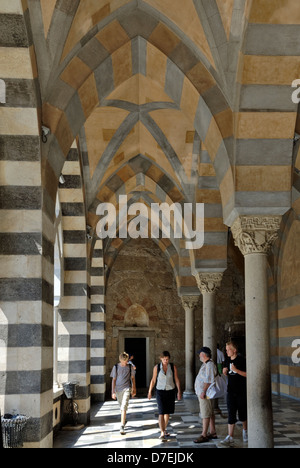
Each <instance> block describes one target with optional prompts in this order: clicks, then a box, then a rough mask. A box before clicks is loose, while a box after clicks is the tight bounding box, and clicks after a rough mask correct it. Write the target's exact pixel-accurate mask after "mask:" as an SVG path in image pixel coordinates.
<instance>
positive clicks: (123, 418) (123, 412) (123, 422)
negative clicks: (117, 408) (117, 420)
mask: <svg viewBox="0 0 300 468" xmlns="http://www.w3.org/2000/svg"><path fill="white" fill-rule="evenodd" d="M125 422H126V411H122V412H121V425H122V426H125Z"/></svg>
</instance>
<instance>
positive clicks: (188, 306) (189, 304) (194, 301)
mask: <svg viewBox="0 0 300 468" xmlns="http://www.w3.org/2000/svg"><path fill="white" fill-rule="evenodd" d="M181 302H182V305H183V308H184V310H194V309H195V308H196V307H197V305H198V303H199V296H182V297H181Z"/></svg>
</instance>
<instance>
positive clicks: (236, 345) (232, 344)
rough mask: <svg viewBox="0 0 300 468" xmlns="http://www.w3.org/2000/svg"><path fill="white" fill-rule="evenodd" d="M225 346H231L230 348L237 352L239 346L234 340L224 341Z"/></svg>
mask: <svg viewBox="0 0 300 468" xmlns="http://www.w3.org/2000/svg"><path fill="white" fill-rule="evenodd" d="M226 346H231V347H232V348H234V349H235V350H236V352H237V353H238V351H239V346H238V344H237V343H236V342H235V341H234V340H230V341H228V343H226Z"/></svg>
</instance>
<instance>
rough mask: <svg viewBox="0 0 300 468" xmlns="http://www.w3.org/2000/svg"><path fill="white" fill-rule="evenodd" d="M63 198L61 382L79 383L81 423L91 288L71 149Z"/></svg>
mask: <svg viewBox="0 0 300 468" xmlns="http://www.w3.org/2000/svg"><path fill="white" fill-rule="evenodd" d="M62 175H63V178H64V183H63V184H60V186H59V187H60V188H59V198H60V202H61V210H62V226H63V240H64V246H63V250H64V295H63V297H62V299H61V302H60V307H59V317H58V382H59V383H60V384H62V383H65V382H73V381H75V382H78V383H79V391H78V401H77V403H78V404H79V413H80V423H84V424H87V423H88V421H89V411H90V387H89V385H90V289H89V274H88V260H87V238H86V218H85V207H84V199H83V190H82V178H81V172H80V164H79V158H78V151H77V148H76V147H75V145H73V147H72V149H71V150H70V152H69V154H68V157H67V160H66V163H65V165H64V168H63V172H62Z"/></svg>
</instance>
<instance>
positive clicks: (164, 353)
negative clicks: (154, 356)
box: [159, 351, 171, 359]
mask: <svg viewBox="0 0 300 468" xmlns="http://www.w3.org/2000/svg"><path fill="white" fill-rule="evenodd" d="M159 357H160V359H163V358H164V357H168V358H170V357H171V355H170V353H169V351H163V352H162V353H161V355H160V356H159Z"/></svg>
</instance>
